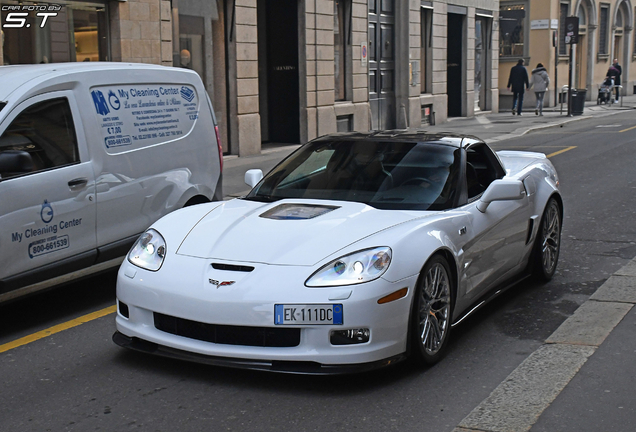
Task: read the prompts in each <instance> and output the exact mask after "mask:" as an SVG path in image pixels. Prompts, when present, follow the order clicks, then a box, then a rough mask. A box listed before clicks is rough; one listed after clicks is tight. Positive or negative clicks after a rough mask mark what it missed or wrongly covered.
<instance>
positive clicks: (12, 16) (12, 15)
mask: <svg viewBox="0 0 636 432" xmlns="http://www.w3.org/2000/svg"><path fill="white" fill-rule="evenodd" d="M60 10H62V6H61V5H57V4H40V5H22V4H21V5H2V12H9V13H7V14H6V17H5V22H4V23H3V24H2V28H29V27H31V23H29V22H27V17H28V16H29V12H35V16H36V18H41V19H42V22H41V23H40V28H43V27H44V26H45V25H46V23H47V22H48V20H49V18H50V17H56V16H57V14H58V12H59V11H60Z"/></svg>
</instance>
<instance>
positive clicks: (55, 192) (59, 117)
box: [0, 91, 96, 296]
mask: <svg viewBox="0 0 636 432" xmlns="http://www.w3.org/2000/svg"><path fill="white" fill-rule="evenodd" d="M5 109H7V108H5ZM3 114H4V113H3ZM76 119H79V111H78V108H77V104H76V102H75V99H74V95H73V93H72V92H70V91H59V92H52V93H47V94H45V95H38V96H35V97H32V98H30V99H28V100H26V101H24V102H22V103H21V104H19V105H18V106H16V107H15V108H14V109H13V110H11V112H10V113H9V115H7V116H6V117H5V118H4V120H2V122H1V123H0V153H1V152H4V151H8V150H11V151H16V150H18V151H23V152H26V153H28V154H29V155H30V157H31V159H32V162H33V163H32V165H33V166H32V169H31V170H30V171H28V172H2V173H0V176H1V177H0V262H1V263H2V266H0V296H2V294H6V293H7V292H9V291H12V290H15V289H18V288H21V287H23V286H25V285H30V284H33V283H36V282H40V281H43V280H46V279H50V278H51V277H55V276H59V275H61V274H64V273H68V272H70V271H74V270H78V269H80V268H83V267H87V266H89V265H91V264H92V263H93V262H94V261H95V256H96V238H95V176H94V173H93V168H92V165H91V162H90V157H89V153H88V150H87V148H86V139H85V136H84V132H83V128H82V127H80V126H79V124H77V123H76Z"/></svg>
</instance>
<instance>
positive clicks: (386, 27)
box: [368, 0, 395, 130]
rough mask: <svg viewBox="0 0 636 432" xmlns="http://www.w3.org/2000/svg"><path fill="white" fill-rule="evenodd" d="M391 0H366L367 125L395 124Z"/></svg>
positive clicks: (389, 126) (377, 127)
mask: <svg viewBox="0 0 636 432" xmlns="http://www.w3.org/2000/svg"><path fill="white" fill-rule="evenodd" d="M394 7H395V1H394V0H369V45H368V49H369V105H370V106H371V129H372V130H386V129H394V128H395V49H394V48H395V31H394V26H395V10H394Z"/></svg>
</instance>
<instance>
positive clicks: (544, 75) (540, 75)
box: [530, 63, 550, 115]
mask: <svg viewBox="0 0 636 432" xmlns="http://www.w3.org/2000/svg"><path fill="white" fill-rule="evenodd" d="M548 84H550V77H549V76H548V71H547V70H546V69H545V68H544V67H543V65H542V64H541V63H539V64H538V65H537V67H536V68H535V69H534V70H533V71H532V78H530V88H532V87H533V86H534V94H535V95H536V97H537V107H536V108H535V110H534V113H535V114H536V115H543V97H544V96H545V92H546V91H547V90H548Z"/></svg>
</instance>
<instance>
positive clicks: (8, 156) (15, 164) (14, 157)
mask: <svg viewBox="0 0 636 432" xmlns="http://www.w3.org/2000/svg"><path fill="white" fill-rule="evenodd" d="M32 169H33V159H31V155H30V154H28V153H27V152H25V151H21V150H5V151H3V152H0V172H16V173H17V172H29V171H31V170H32Z"/></svg>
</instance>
